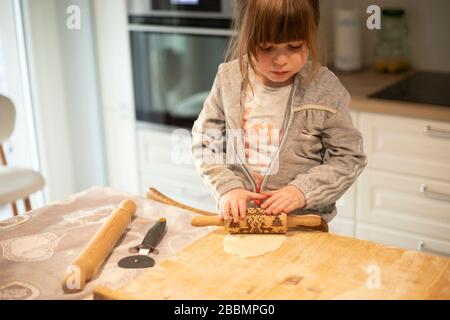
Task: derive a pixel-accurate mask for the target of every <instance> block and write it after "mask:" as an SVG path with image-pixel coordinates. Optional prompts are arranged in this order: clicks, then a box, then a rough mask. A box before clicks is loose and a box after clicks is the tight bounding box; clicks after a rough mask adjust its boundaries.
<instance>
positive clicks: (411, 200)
mask: <svg viewBox="0 0 450 320" xmlns="http://www.w3.org/2000/svg"><path fill="white" fill-rule="evenodd" d="M357 188H358V196H357V201H356V230H357V234H361V232H360V231H358V229H359V228H360V225H362V224H363V225H368V226H369V228H372V227H380V228H386V229H389V230H391V231H392V232H394V233H395V232H396V231H398V232H403V233H405V234H411V235H412V234H414V235H417V236H424V237H430V238H434V239H437V240H438V239H440V240H442V241H446V242H449V241H450V183H447V182H442V181H438V180H433V179H428V178H421V177H414V176H405V175H400V174H394V173H389V172H383V171H379V170H373V169H370V168H369V169H366V170H365V171H364V172H363V173H362V175H361V177H360V179H359V181H358V184H357ZM392 244H393V245H396V244H395V243H392Z"/></svg>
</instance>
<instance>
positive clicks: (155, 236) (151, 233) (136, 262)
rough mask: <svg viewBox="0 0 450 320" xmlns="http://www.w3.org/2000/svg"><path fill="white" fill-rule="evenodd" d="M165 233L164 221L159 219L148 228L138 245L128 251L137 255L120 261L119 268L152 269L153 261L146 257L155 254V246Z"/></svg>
mask: <svg viewBox="0 0 450 320" xmlns="http://www.w3.org/2000/svg"><path fill="white" fill-rule="evenodd" d="M165 232H166V219H165V218H161V219H159V220H158V221H157V222H156V223H155V224H154V225H153V226H152V227H151V228H150V230H148V232H147V234H146V235H145V237H144V240H143V241H142V243H141V244H140V245H138V246H136V247H132V248H130V249H129V252H130V253H137V255H132V256H129V257H125V258H123V259H121V260H120V261H119V263H118V265H119V267H121V268H125V269H140V268H150V267H153V266H154V265H155V260H154V259H153V258H151V257H149V256H148V255H149V254H150V252H155V251H156V252H155V253H157V249H156V246H157V245H158V243H159V242H160V241H161V239H162V238H163V236H164V234H165Z"/></svg>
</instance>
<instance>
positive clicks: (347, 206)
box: [329, 183, 356, 237]
mask: <svg viewBox="0 0 450 320" xmlns="http://www.w3.org/2000/svg"><path fill="white" fill-rule="evenodd" d="M355 202H356V183H355V184H353V185H352V186H351V187H350V188H349V189H348V190H347V191H346V192H345V193H344V195H343V196H342V197H341V198H340V199H339V200H338V201H336V210H337V215H336V217H335V218H334V219H333V220H331V221H330V224H329V228H330V232H333V233H336V234H340V235H346V236H350V237H353V236H354V235H355V234H354V221H355Z"/></svg>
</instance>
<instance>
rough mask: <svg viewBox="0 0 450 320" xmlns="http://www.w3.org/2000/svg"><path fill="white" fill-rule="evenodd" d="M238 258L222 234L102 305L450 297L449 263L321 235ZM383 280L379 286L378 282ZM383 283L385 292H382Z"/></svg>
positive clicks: (291, 236) (106, 294) (301, 234)
mask: <svg viewBox="0 0 450 320" xmlns="http://www.w3.org/2000/svg"><path fill="white" fill-rule="evenodd" d="M286 236H287V240H286V241H285V242H284V243H283V245H282V246H281V247H280V248H279V249H278V250H276V251H273V252H270V253H266V254H264V255H262V256H257V257H249V258H240V257H239V256H237V255H232V254H228V253H226V252H225V251H224V249H223V239H224V237H225V233H224V231H223V230H222V229H217V230H215V231H213V232H211V233H209V234H207V235H206V236H204V237H203V238H201V239H199V240H198V241H196V242H194V243H192V244H191V245H190V246H188V247H186V248H185V249H183V250H182V251H180V252H178V253H177V254H176V255H175V256H174V257H172V258H170V259H167V260H165V261H162V262H161V263H160V264H159V265H157V266H155V267H154V268H151V269H148V271H146V272H144V273H143V274H142V275H140V276H139V277H137V278H136V279H134V280H133V281H132V282H130V283H128V284H127V285H125V286H124V287H122V288H120V289H119V290H115V291H113V290H110V289H108V288H105V287H97V288H96V289H95V290H94V298H96V299H450V259H448V258H444V257H437V256H432V255H428V254H424V253H420V252H416V251H408V250H403V249H399V248H393V247H387V246H383V245H380V244H375V243H372V242H368V241H362V240H357V239H354V238H348V237H343V236H338V235H335V234H331V233H323V232H318V231H290V232H288V233H287V234H286ZM378 275H379V278H378V279H379V280H380V281H379V282H377V278H376V277H377V276H378ZM377 284H380V288H378V289H377V287H378V285H377Z"/></svg>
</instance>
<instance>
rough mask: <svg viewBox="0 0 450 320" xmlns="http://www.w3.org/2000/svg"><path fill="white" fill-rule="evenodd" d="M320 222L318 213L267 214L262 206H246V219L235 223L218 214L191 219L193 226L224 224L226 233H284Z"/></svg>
mask: <svg viewBox="0 0 450 320" xmlns="http://www.w3.org/2000/svg"><path fill="white" fill-rule="evenodd" d="M321 223H322V218H321V217H320V216H319V215H315V214H306V215H301V216H300V215H299V216H288V215H287V214H286V213H284V212H282V213H280V214H278V215H269V214H266V210H265V209H262V208H248V209H247V217H246V219H244V220H239V222H237V223H235V222H234V221H233V220H226V221H223V220H222V219H221V218H220V217H219V216H215V217H206V216H203V217H202V216H198V217H193V218H192V220H191V224H192V225H193V226H194V227H206V226H225V231H226V232H228V233H286V232H287V229H288V227H317V226H320V225H321Z"/></svg>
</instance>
